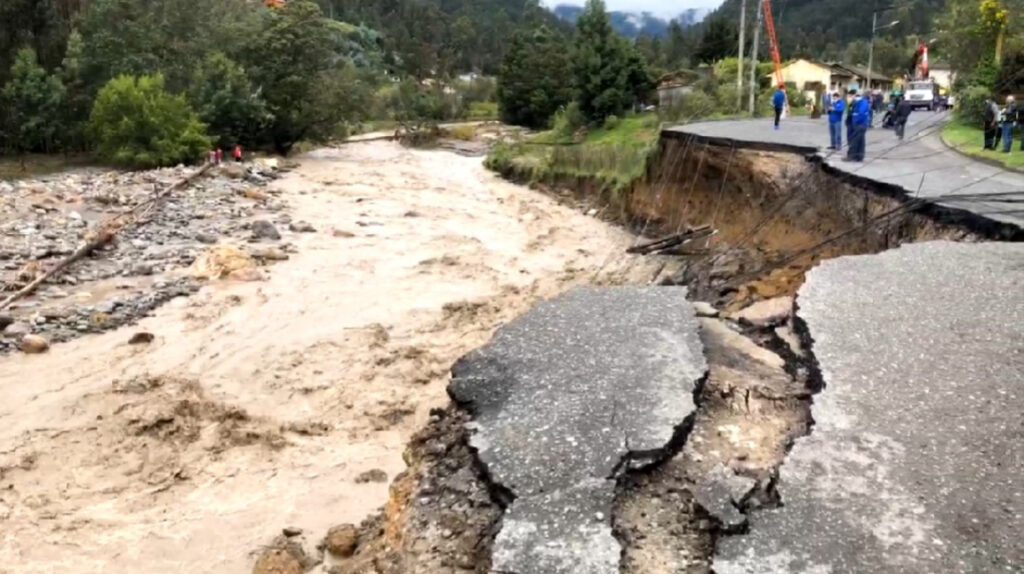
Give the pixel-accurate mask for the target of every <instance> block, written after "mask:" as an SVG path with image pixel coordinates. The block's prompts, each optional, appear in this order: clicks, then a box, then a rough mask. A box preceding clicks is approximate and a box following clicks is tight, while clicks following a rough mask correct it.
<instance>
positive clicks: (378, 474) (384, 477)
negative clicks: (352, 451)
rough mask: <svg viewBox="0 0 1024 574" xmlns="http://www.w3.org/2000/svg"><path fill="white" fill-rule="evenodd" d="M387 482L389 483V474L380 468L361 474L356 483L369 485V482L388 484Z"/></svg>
mask: <svg viewBox="0 0 1024 574" xmlns="http://www.w3.org/2000/svg"><path fill="white" fill-rule="evenodd" d="M387 481H388V473H386V472H384V471H383V470H381V469H379V468H374V469H371V470H368V471H366V472H361V473H359V476H357V477H356V482H357V483H359V484H364V483H367V482H387Z"/></svg>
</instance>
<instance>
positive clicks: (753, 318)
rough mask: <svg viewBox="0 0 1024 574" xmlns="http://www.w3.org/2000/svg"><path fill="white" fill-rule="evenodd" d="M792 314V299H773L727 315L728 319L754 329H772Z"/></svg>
mask: <svg viewBox="0 0 1024 574" xmlns="http://www.w3.org/2000/svg"><path fill="white" fill-rule="evenodd" d="M792 313H793V298H792V297H789V296H786V297H775V298H774V299H765V300H764V301H758V302H757V303H754V304H753V305H750V306H749V307H745V308H743V309H741V310H740V311H737V312H735V313H730V314H729V315H728V318H729V319H732V320H734V321H739V322H740V323H746V324H750V325H753V326H755V327H772V326H774V325H781V324H782V323H785V322H786V321H787V320H788V319H789V316H790V315H791V314H792Z"/></svg>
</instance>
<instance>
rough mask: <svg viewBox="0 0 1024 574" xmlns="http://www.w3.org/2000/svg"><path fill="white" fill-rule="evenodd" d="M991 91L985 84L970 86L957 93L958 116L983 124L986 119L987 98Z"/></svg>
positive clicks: (961, 118) (970, 122)
mask: <svg viewBox="0 0 1024 574" xmlns="http://www.w3.org/2000/svg"><path fill="white" fill-rule="evenodd" d="M989 97H991V92H990V91H989V89H988V88H986V87H985V86H977V85H975V86H968V87H967V89H966V90H963V91H962V92H960V93H959V94H958V95H957V99H956V116H957V118H959V119H960V121H962V122H965V123H969V124H976V125H981V123H982V122H984V121H985V100H987V99H988V98H989Z"/></svg>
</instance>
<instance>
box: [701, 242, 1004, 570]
mask: <svg viewBox="0 0 1024 574" xmlns="http://www.w3.org/2000/svg"><path fill="white" fill-rule="evenodd" d="M1022 286H1024V245H1022V244H1019V243H975V244H969V243H951V242H945V241H943V242H931V243H919V244H914V245H905V246H903V247H901V248H899V249H894V250H891V251H887V252H885V253H882V254H879V255H866V256H856V257H841V258H838V259H832V260H829V261H825V262H824V263H822V264H821V265H820V266H818V267H817V268H815V269H813V270H812V271H811V272H810V273H809V274H808V276H807V282H806V283H805V284H804V286H803V287H802V288H801V289H800V292H799V295H798V297H797V305H798V306H799V316H800V317H801V318H802V319H803V320H804V321H806V323H807V326H808V329H809V331H810V334H811V337H812V338H813V339H814V347H813V348H814V352H815V356H816V358H817V360H818V362H819V364H820V367H821V372H822V375H823V378H824V381H825V384H826V386H825V389H824V390H823V391H822V392H821V393H820V394H818V395H817V396H815V399H814V405H813V407H812V410H811V413H812V415H813V417H814V420H815V426H814V428H813V429H812V432H811V434H810V436H808V437H804V438H801V439H798V440H797V442H796V445H795V446H794V448H793V450H792V452H791V453H790V454H789V456H788V457H787V458H786V461H785V462H784V463H783V465H782V467H781V469H780V479H779V493H780V495H781V497H782V502H783V506H782V507H781V508H778V509H775V510H765V511H755V512H753V513H752V514H751V516H750V532H749V534H746V535H740V536H732V537H727V538H724V539H723V540H722V541H720V543H719V548H718V554H717V557H716V559H715V563H714V570H715V572H718V573H719V574H824V573H832V574H890V573H894V572H901V573H905V574H936V573H940V572H941V573H949V574H959V573H964V574H966V573H980V572H986V573H998V572H1005V573H1010V572H1014V573H1019V572H1024V536H1022V533H1024V478H1022V477H1024V418H1022V415H1021V413H1024V291H1022Z"/></svg>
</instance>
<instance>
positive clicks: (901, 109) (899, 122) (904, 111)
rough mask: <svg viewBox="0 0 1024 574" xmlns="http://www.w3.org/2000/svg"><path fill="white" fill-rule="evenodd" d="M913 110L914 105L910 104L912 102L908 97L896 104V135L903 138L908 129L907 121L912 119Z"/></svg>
mask: <svg viewBox="0 0 1024 574" xmlns="http://www.w3.org/2000/svg"><path fill="white" fill-rule="evenodd" d="M912 111H914V106H912V105H910V102H908V101H907V100H906V99H902V100H900V103H898V104H896V112H895V113H896V117H895V119H894V122H895V123H894V124H893V125H894V126H895V128H896V137H898V138H900V139H901V140H902V139H903V134H904V133H905V132H906V130H907V122H908V121H909V120H910V112H912Z"/></svg>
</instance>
